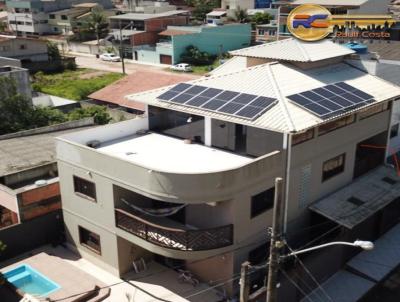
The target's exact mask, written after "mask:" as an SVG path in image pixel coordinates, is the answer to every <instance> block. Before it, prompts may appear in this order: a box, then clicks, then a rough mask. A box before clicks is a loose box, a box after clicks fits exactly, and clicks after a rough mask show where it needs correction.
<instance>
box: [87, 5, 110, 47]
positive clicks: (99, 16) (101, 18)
mask: <svg viewBox="0 0 400 302" xmlns="http://www.w3.org/2000/svg"><path fill="white" fill-rule="evenodd" d="M88 30H89V31H91V32H94V33H95V34H96V39H97V45H99V44H100V36H101V35H102V34H104V33H106V32H107V31H108V22H107V17H106V15H105V14H104V11H103V10H102V9H101V8H95V9H93V10H92V14H91V15H90V18H89V20H88Z"/></svg>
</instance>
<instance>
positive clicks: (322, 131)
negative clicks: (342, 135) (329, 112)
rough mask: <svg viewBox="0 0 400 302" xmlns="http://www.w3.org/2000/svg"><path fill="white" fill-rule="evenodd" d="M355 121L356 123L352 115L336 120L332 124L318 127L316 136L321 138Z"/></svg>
mask: <svg viewBox="0 0 400 302" xmlns="http://www.w3.org/2000/svg"><path fill="white" fill-rule="evenodd" d="M355 121H356V116H355V115H354V114H352V115H349V116H345V117H343V118H340V119H338V120H334V121H332V122H329V123H327V124H324V125H321V126H319V128H318V135H319V136H321V135H324V134H327V133H329V132H331V131H334V130H336V129H339V128H342V127H345V126H347V125H350V124H352V123H354V122H355Z"/></svg>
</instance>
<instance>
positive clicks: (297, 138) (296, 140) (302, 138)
mask: <svg viewBox="0 0 400 302" xmlns="http://www.w3.org/2000/svg"><path fill="white" fill-rule="evenodd" d="M313 138H314V129H309V130H307V131H306V132H303V133H299V134H295V135H293V137H292V146H295V145H298V144H301V143H303V142H306V141H308V140H310V139H313Z"/></svg>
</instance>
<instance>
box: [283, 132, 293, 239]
mask: <svg viewBox="0 0 400 302" xmlns="http://www.w3.org/2000/svg"><path fill="white" fill-rule="evenodd" d="M283 148H284V150H285V155H286V158H285V164H284V167H285V170H284V175H285V176H284V180H285V188H284V202H285V213H284V217H283V234H284V235H285V234H286V233H287V227H288V226H287V224H288V210H289V182H290V166H291V162H292V133H291V132H289V133H286V134H285V135H284V138H283Z"/></svg>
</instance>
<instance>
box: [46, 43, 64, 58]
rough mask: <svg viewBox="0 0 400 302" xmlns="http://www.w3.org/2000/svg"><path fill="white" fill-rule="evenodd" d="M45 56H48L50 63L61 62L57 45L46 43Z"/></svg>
mask: <svg viewBox="0 0 400 302" xmlns="http://www.w3.org/2000/svg"><path fill="white" fill-rule="evenodd" d="M47 54H48V55H49V60H50V61H60V60H61V54H60V50H59V49H58V47H57V44H56V43H54V42H50V41H49V42H47Z"/></svg>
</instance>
